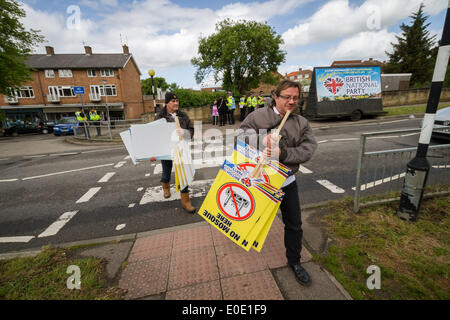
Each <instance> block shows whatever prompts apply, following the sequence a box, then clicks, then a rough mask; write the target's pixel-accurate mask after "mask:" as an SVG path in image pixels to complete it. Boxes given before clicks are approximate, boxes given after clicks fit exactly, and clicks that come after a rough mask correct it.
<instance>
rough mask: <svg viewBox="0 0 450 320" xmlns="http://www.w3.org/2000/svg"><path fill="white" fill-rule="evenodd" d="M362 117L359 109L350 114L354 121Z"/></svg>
mask: <svg viewBox="0 0 450 320" xmlns="http://www.w3.org/2000/svg"><path fill="white" fill-rule="evenodd" d="M361 117H362V113H361V111H359V110H354V111H353V112H352V114H351V116H350V118H351V120H352V121H358V120H360V119H361Z"/></svg>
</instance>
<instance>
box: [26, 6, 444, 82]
mask: <svg viewBox="0 0 450 320" xmlns="http://www.w3.org/2000/svg"><path fill="white" fill-rule="evenodd" d="M421 2H423V3H424V4H425V12H426V14H427V15H428V16H430V18H429V20H428V21H429V22H430V23H431V24H430V26H429V30H430V32H431V34H436V35H437V39H440V37H441V34H442V27H443V24H444V20H445V13H446V9H447V6H448V1H447V0H319V1H313V0H260V1H255V0H241V1H227V0H218V1H211V0H134V1H131V0H126V1H123V0H120V1H119V0H80V1H57V0H23V1H22V3H23V8H24V9H25V11H26V13H27V17H26V18H24V19H23V23H24V25H25V26H26V27H27V28H33V29H39V30H41V34H43V35H44V36H45V38H46V40H47V42H46V43H44V44H42V45H41V46H40V47H38V48H36V53H44V52H45V49H44V46H45V45H50V46H53V47H54V48H55V52H56V53H83V52H84V49H83V43H85V44H86V45H89V46H91V47H92V50H93V52H94V53H108V52H122V48H121V39H122V43H125V42H126V43H127V44H128V46H129V48H130V51H131V53H132V54H133V55H134V57H135V59H136V61H137V63H138V67H139V68H140V70H141V72H142V78H147V77H148V75H147V71H148V70H149V69H154V70H155V71H156V76H162V77H164V78H166V80H167V82H169V83H172V82H176V83H177V84H178V85H180V86H182V87H185V88H195V89H198V88H200V87H204V86H213V85H215V83H214V81H212V80H211V79H210V80H207V81H205V82H204V83H202V84H197V83H196V82H195V77H194V74H195V69H194V68H193V67H192V65H191V64H190V59H191V58H192V57H194V56H195V55H196V54H197V45H198V38H199V37H200V36H208V35H210V34H212V33H213V32H214V31H215V30H214V28H215V24H216V23H217V22H219V21H221V20H223V19H225V18H231V19H234V20H237V19H247V20H250V19H251V20H257V21H261V22H262V21H266V22H267V23H268V24H269V25H271V26H272V27H273V28H274V29H275V31H276V32H277V33H278V34H280V35H281V36H282V37H283V39H284V42H285V44H284V45H283V49H284V50H285V51H286V52H287V55H286V62H285V63H283V64H282V65H280V67H279V72H280V73H282V74H284V73H287V72H292V71H296V70H298V68H304V69H305V68H308V69H312V68H313V67H314V66H327V65H330V64H331V63H332V62H333V61H334V60H346V59H368V58H374V59H378V60H381V61H383V60H386V59H387V57H386V54H385V51H391V45H390V43H391V42H393V41H395V36H396V35H398V34H399V33H400V28H399V26H400V24H401V23H402V22H404V23H408V24H409V22H410V19H409V16H410V15H411V14H412V12H415V11H417V9H418V7H419V5H420V3H421Z"/></svg>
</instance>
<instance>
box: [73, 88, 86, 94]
mask: <svg viewBox="0 0 450 320" xmlns="http://www.w3.org/2000/svg"><path fill="white" fill-rule="evenodd" d="M73 93H75V94H84V87H73Z"/></svg>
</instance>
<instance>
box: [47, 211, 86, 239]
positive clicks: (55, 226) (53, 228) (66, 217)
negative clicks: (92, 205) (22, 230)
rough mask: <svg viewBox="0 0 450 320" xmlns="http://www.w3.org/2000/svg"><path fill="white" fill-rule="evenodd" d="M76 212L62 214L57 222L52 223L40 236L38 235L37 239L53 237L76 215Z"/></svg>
mask: <svg viewBox="0 0 450 320" xmlns="http://www.w3.org/2000/svg"><path fill="white" fill-rule="evenodd" d="M77 212H78V210H76V211H69V212H65V213H63V214H62V215H61V216H60V217H59V218H58V220H56V221H55V222H53V223H52V224H51V225H50V226H49V227H48V228H47V229H46V230H45V231H44V232H42V233H41V234H40V235H38V238H44V237H50V236H54V235H55V234H57V233H58V232H59V230H61V228H62V227H64V225H65V224H66V223H67V222H69V221H70V219H72V218H73V217H74V216H75V215H76V214H77Z"/></svg>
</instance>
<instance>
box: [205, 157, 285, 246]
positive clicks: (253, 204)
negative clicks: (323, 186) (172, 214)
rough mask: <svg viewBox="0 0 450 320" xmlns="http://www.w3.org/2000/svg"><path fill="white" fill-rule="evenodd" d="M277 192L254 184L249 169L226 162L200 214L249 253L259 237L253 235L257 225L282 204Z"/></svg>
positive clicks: (256, 233)
mask: <svg viewBox="0 0 450 320" xmlns="http://www.w3.org/2000/svg"><path fill="white" fill-rule="evenodd" d="M273 191H274V188H273V187H271V186H270V185H267V184H265V183H263V182H262V181H259V182H258V181H251V180H250V179H249V178H248V173H247V172H246V171H245V170H241V169H239V167H238V166H236V165H235V164H233V163H231V162H229V161H227V160H225V162H224V164H223V165H222V169H221V170H220V171H219V173H218V175H217V177H216V179H215V181H214V183H213V185H212V186H211V189H210V191H209V192H208V194H207V195H206V198H205V200H204V201H203V204H202V206H201V207H200V209H199V211H198V214H199V215H200V216H202V217H203V218H204V219H205V220H206V221H208V222H209V223H210V224H211V225H213V226H214V227H216V228H217V229H218V230H219V231H220V232H222V233H223V234H224V235H226V236H227V237H228V238H230V239H231V240H232V241H233V242H234V243H236V244H237V245H239V246H240V247H242V248H244V249H245V250H247V251H248V250H250V248H251V247H252V245H253V242H254V240H255V239H256V237H257V236H258V234H259V232H254V233H252V234H250V231H251V230H252V229H253V227H254V226H255V224H256V222H257V221H258V220H259V219H260V218H261V216H264V214H266V215H269V216H270V214H271V213H272V212H273V211H274V210H275V211H276V210H277V209H278V207H279V205H280V202H281V199H282V193H281V192H280V190H276V192H273ZM262 226H263V224H261V228H262ZM249 236H251V237H249Z"/></svg>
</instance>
